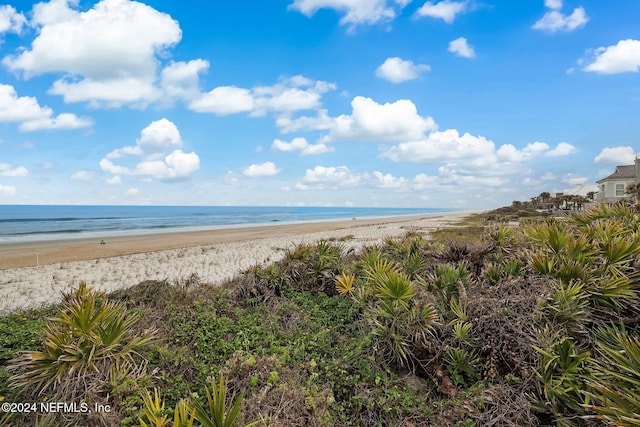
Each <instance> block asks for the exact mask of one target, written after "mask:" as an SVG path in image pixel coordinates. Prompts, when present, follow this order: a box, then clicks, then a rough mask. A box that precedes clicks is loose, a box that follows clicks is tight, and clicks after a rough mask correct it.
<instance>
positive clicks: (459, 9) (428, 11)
mask: <svg viewBox="0 0 640 427" xmlns="http://www.w3.org/2000/svg"><path fill="white" fill-rule="evenodd" d="M468 6H469V1H468V0H467V1H451V0H444V1H440V2H437V3H436V2H433V1H428V2H426V3H425V4H423V5H422V7H420V9H418V10H417V11H416V15H418V16H429V17H431V18H439V19H442V20H443V21H444V22H446V23H447V24H451V23H452V22H453V21H454V20H455V19H456V16H457V15H458V14H461V13H464V12H466V10H467V9H468Z"/></svg>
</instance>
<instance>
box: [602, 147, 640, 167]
mask: <svg viewBox="0 0 640 427" xmlns="http://www.w3.org/2000/svg"><path fill="white" fill-rule="evenodd" d="M635 158H636V152H635V150H634V149H633V147H630V146H628V145H627V146H620V147H605V148H603V149H602V151H600V153H599V154H598V155H597V156H596V157H595V159H593V162H594V163H595V164H597V165H611V166H618V165H631V164H633V162H634V160H635Z"/></svg>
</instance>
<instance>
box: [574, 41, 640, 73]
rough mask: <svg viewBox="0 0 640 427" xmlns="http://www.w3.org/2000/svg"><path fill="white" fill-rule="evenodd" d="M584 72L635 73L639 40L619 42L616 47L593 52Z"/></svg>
mask: <svg viewBox="0 0 640 427" xmlns="http://www.w3.org/2000/svg"><path fill="white" fill-rule="evenodd" d="M594 53H595V55H594V56H595V58H594V59H593V60H592V62H591V63H590V64H589V65H587V66H586V67H584V70H585V71H592V72H595V73H599V74H616V73H636V72H638V71H639V70H640V40H633V39H627V40H620V41H619V42H618V43H617V44H616V45H613V46H609V47H600V48H598V49H596V50H595V52H594Z"/></svg>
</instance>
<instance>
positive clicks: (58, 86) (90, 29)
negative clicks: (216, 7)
mask: <svg viewBox="0 0 640 427" xmlns="http://www.w3.org/2000/svg"><path fill="white" fill-rule="evenodd" d="M77 3H78V2H77V1H68V0H55V1H51V2H48V3H39V4H37V5H36V6H34V9H33V18H32V20H31V25H32V26H33V27H35V29H36V31H37V36H36V37H35V39H34V40H33V42H32V44H31V46H30V48H27V49H24V50H22V51H20V52H19V53H18V54H16V55H11V56H7V57H5V58H4V59H3V61H2V62H3V64H4V65H5V66H6V67H7V68H9V69H10V70H12V71H21V72H22V73H23V74H24V76H25V77H26V78H30V77H32V76H36V75H41V74H44V73H63V74H64V77H62V78H60V79H58V80H56V81H55V82H54V84H53V86H52V87H51V89H50V90H49V92H50V93H52V94H56V95H61V96H63V97H64V100H65V102H84V101H88V102H90V103H91V104H93V105H94V106H108V107H114V106H120V105H123V104H137V105H146V104H148V103H149V102H152V101H155V100H157V99H158V98H160V97H161V96H162V90H161V88H159V87H158V86H157V85H156V81H157V78H158V68H159V66H160V63H161V61H160V60H159V58H160V57H161V56H163V55H164V53H165V51H166V49H168V48H170V47H173V46H175V45H176V44H177V43H178V42H179V41H180V39H181V37H182V32H181V30H180V27H179V25H178V23H177V21H175V20H174V19H172V18H171V16H169V15H167V14H165V13H161V12H158V11H157V10H155V9H153V8H152V7H150V6H148V5H146V4H143V3H139V2H135V1H129V0H102V1H100V2H98V3H96V4H95V5H94V6H93V7H91V8H90V9H89V10H87V11H79V10H77ZM198 65H199V66H200V70H201V69H202V64H191V67H195V68H198V67H197V66H198ZM170 67H173V68H175V65H170ZM172 71H175V70H170V71H169V72H168V74H172ZM192 73H193V71H192ZM190 78H191V77H190ZM187 80H189V79H187ZM169 87H170V88H172V87H171V86H169Z"/></svg>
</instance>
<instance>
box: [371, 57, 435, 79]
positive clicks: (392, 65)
mask: <svg viewBox="0 0 640 427" xmlns="http://www.w3.org/2000/svg"><path fill="white" fill-rule="evenodd" d="M430 69H431V67H429V66H428V65H424V64H414V63H413V61H408V60H404V59H402V58H398V57H397V56H396V57H393V58H387V59H386V60H385V61H384V63H383V64H382V65H380V66H379V67H378V68H377V69H376V76H378V77H380V78H382V79H385V80H388V81H390V82H391V83H401V82H405V81H407V80H413V79H416V78H418V76H419V75H420V74H421V73H423V72H425V71H429V70H430Z"/></svg>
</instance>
